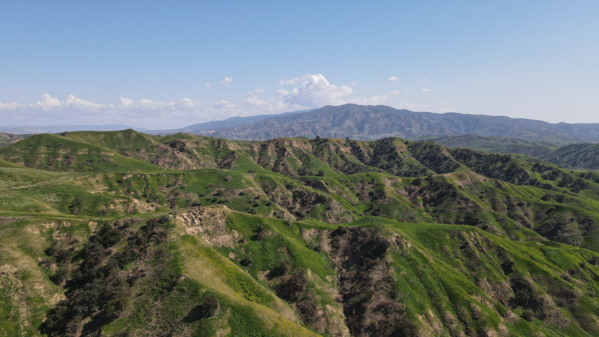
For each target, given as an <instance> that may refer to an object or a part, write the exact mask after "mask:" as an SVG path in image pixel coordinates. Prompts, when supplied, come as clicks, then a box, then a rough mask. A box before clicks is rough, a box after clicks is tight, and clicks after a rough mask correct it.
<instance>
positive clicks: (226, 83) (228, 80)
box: [220, 77, 233, 87]
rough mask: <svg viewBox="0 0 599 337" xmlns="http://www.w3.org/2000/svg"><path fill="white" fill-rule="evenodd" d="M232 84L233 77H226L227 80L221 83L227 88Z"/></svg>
mask: <svg viewBox="0 0 599 337" xmlns="http://www.w3.org/2000/svg"><path fill="white" fill-rule="evenodd" d="M231 82H233V77H225V80H224V81H222V82H220V85H222V86H223V87H226V86H228V85H229V84H231Z"/></svg>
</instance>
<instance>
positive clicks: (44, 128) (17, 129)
mask: <svg viewBox="0 0 599 337" xmlns="http://www.w3.org/2000/svg"><path fill="white" fill-rule="evenodd" d="M125 129H135V130H137V131H147V130H148V129H146V128H137V127H135V128H133V127H131V126H127V125H120V124H107V125H33V126H29V125H21V126H11V125H7V126H0V132H5V133H12V134H37V133H61V132H67V131H68V132H73V131H118V130H125Z"/></svg>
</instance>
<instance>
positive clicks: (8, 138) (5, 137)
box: [0, 132, 29, 147]
mask: <svg viewBox="0 0 599 337" xmlns="http://www.w3.org/2000/svg"><path fill="white" fill-rule="evenodd" d="M27 137H29V135H14V134H11V133H1V132H0V147H2V146H6V145H9V144H12V143H16V142H18V141H19V140H21V139H23V138H27Z"/></svg>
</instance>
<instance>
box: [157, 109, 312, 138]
mask: <svg viewBox="0 0 599 337" xmlns="http://www.w3.org/2000/svg"><path fill="white" fill-rule="evenodd" d="M308 111H311V110H298V111H289V112H283V113H280V114H274V115H256V116H247V117H240V116H236V117H231V118H227V119H224V120H218V121H210V122H206V123H198V124H193V125H190V126H186V127H183V128H180V129H172V130H152V131H148V132H147V133H148V134H150V135H168V134H175V133H179V132H188V133H197V132H200V131H210V130H221V129H230V128H235V127H238V126H243V125H248V124H253V123H257V122H260V121H263V120H266V119H270V118H273V117H276V116H281V115H287V114H294V113H302V112H308Z"/></svg>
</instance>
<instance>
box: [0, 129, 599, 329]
mask: <svg viewBox="0 0 599 337" xmlns="http://www.w3.org/2000/svg"><path fill="white" fill-rule="evenodd" d="M58 142H60V143H58ZM28 144H33V145H28ZM60 144H62V146H60ZM46 145H49V146H46ZM61 149H63V150H64V149H69V152H65V153H61V151H63V150H61ZM84 149H85V150H84ZM137 150H139V151H137ZM67 153H69V154H70V155H72V156H73V157H75V158H74V159H73V160H72V161H71V163H70V164H67V163H65V162H61V163H56V162H58V161H59V159H60V158H61V157H60V156H59V154H60V155H62V156H64V155H65V154H67ZM107 153H111V154H112V155H108V154H107ZM121 153H122V155H121ZM127 153H128V156H124V154H127ZM0 156H2V158H6V159H8V160H10V161H12V162H16V163H19V164H23V166H28V167H27V168H26V167H23V166H18V165H15V164H10V163H8V162H6V163H5V162H2V161H0V243H2V248H1V249H0V285H2V286H1V287H0V317H1V319H0V331H2V332H5V331H6V333H5V335H8V336H23V335H24V336H39V335H48V336H63V335H72V336H87V335H98V334H100V333H101V334H102V335H106V336H126V335H127V336H138V335H165V336H166V335H172V336H175V335H177V336H179V335H186V336H310V335H313V336H318V335H321V336H397V335H401V336H508V335H511V336H542V335H545V336H596V335H597V334H599V322H598V321H597V318H596V317H599V316H598V315H599V300H598V299H597V297H596V294H597V292H598V291H599V267H598V265H599V174H596V173H592V172H576V171H570V170H565V169H562V168H560V167H558V166H556V165H553V164H551V163H548V162H543V161H534V160H530V159H523V158H520V157H517V156H512V155H501V154H491V153H485V152H479V151H474V150H469V149H451V148H447V147H444V146H441V145H439V144H435V143H430V142H411V141H405V140H402V139H398V138H387V139H382V140H379V141H354V140H347V139H325V138H319V139H314V140H309V139H294V138H282V139H275V140H270V141H265V142H237V141H229V140H223V139H213V138H207V137H200V136H194V135H188V134H177V135H171V136H167V137H158V136H156V137H154V136H146V135H143V134H139V133H136V132H135V131H130V130H128V131H124V132H116V133H115V132H93V133H91V132H90V133H88V132H83V133H67V134H65V135H63V136H55V135H40V136H36V137H33V138H29V139H25V140H23V141H21V142H19V143H16V144H13V145H10V146H8V147H5V148H3V149H2V150H0ZM98 156H101V157H103V158H107V161H108V159H112V160H114V161H115V162H114V163H117V162H116V161H117V160H118V163H117V166H116V167H115V166H112V168H114V169H109V167H108V166H106V167H104V166H102V165H104V164H105V163H106V162H100V163H96V160H95V159H94V161H92V162H87V161H86V160H87V159H89V158H98ZM48 158H56V159H55V160H54V163H53V164H52V165H46V164H47V163H45V162H43V161H42V160H49V159H48ZM6 159H5V160H6ZM3 163H5V164H3ZM82 163H87V164H82ZM152 163H154V164H157V165H160V166H162V167H160V166H157V165H154V164H152ZM36 167H37V168H42V169H43V170H41V169H35V168H36ZM90 167H91V168H92V170H89V168H90ZM82 168H87V169H82ZM116 168H120V169H122V171H119V170H117V169H116ZM146 168H147V169H146Z"/></svg>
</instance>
